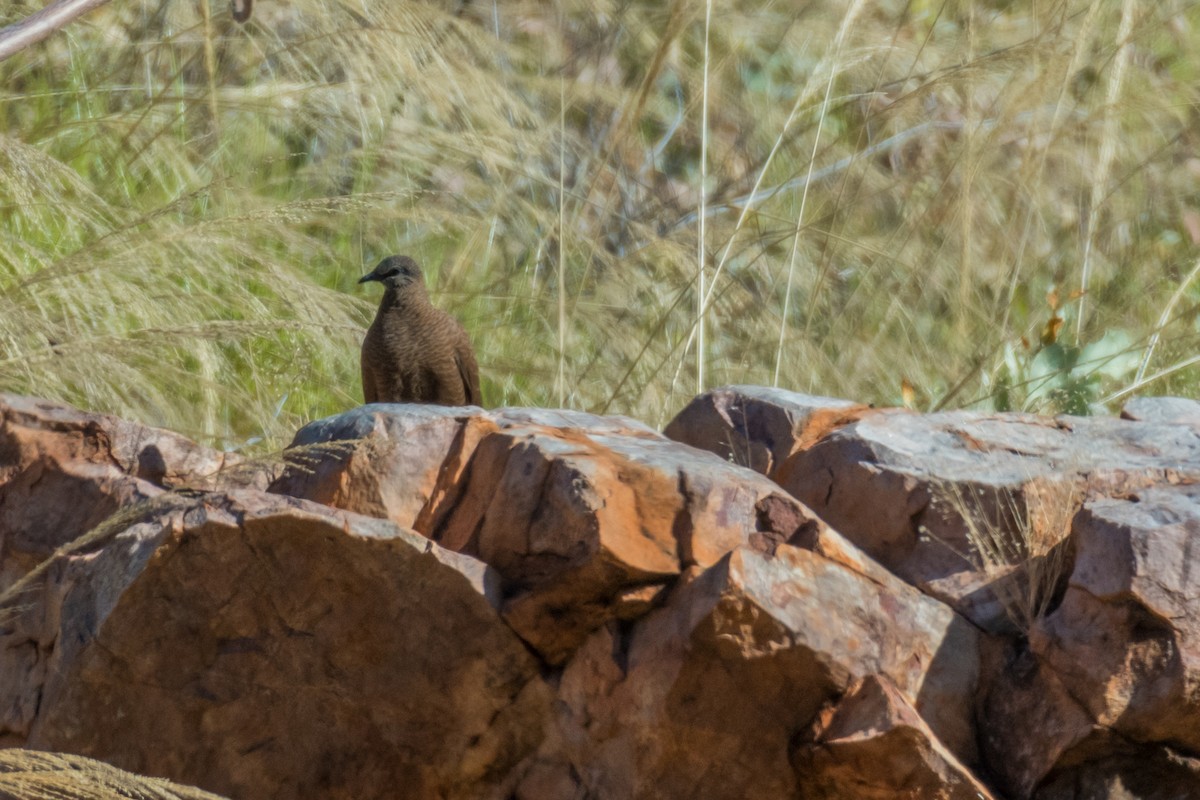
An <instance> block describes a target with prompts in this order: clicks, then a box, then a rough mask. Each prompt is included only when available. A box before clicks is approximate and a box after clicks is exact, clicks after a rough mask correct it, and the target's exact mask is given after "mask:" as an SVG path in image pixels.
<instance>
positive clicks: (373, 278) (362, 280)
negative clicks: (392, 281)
mask: <svg viewBox="0 0 1200 800" xmlns="http://www.w3.org/2000/svg"><path fill="white" fill-rule="evenodd" d="M377 280H379V276H378V275H376V274H375V271H374V270H372V271H370V272H368V273H367V274H366V275H363V276H362V277H361V278H359V279H358V282H359V283H366V282H367V281H377Z"/></svg>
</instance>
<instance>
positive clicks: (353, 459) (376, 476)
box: [270, 403, 476, 528]
mask: <svg viewBox="0 0 1200 800" xmlns="http://www.w3.org/2000/svg"><path fill="white" fill-rule="evenodd" d="M463 413H464V409H461V408H453V407H448V406H430V405H409V404H399V403H398V404H378V403H377V404H372V405H366V406H360V407H359V408H356V409H354V410H352V411H347V412H346V413H344V414H339V415H337V416H334V417H328V418H326V419H321V420H317V421H316V422H310V423H309V424H308V425H305V426H304V427H303V428H301V429H300V431H299V432H298V433H297V434H296V437H295V438H294V439H293V440H292V444H291V446H290V447H289V448H288V449H287V450H286V451H285V453H284V461H285V464H284V468H283V470H282V471H281V472H280V475H279V476H278V477H277V478H276V479H275V481H273V482H272V484H271V486H270V491H272V492H276V493H278V494H286V495H290V496H292V497H302V498H304V499H306V500H312V501H314V502H318V503H322V504H324V505H328V506H333V507H334V508H342V509H346V510H348V511H354V512H357V513H359V514H366V515H368V516H372V517H379V518H381V519H390V520H391V521H392V522H395V523H396V524H397V525H400V526H401V527H406V528H411V527H412V526H413V525H414V523H416V520H417V516H418V515H419V514H420V513H421V510H422V509H423V508H424V507H425V506H426V504H427V503H428V502H429V498H430V495H432V494H433V491H434V486H435V484H436V482H437V477H438V472H439V471H440V470H441V469H442V465H443V463H445V462H446V460H447V458H448V456H449V455H450V454H451V453H452V450H455V448H456V447H457V448H458V449H461V448H462V446H463V444H462V441H461V438H462V436H463V435H464V429H465V427H466V422H467V420H468V419H471V417H470V416H469V415H468V416H463ZM475 444H476V442H474V441H472V442H471V443H470V446H469V448H468V452H467V453H466V456H467V457H469V456H470V450H473V449H474V445H475Z"/></svg>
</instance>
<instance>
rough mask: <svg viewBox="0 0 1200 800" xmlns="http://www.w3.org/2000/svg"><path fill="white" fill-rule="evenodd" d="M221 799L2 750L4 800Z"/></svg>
mask: <svg viewBox="0 0 1200 800" xmlns="http://www.w3.org/2000/svg"><path fill="white" fill-rule="evenodd" d="M121 797H136V798H139V800H222V798H220V797H218V796H217V795H215V794H209V793H208V792H202V791H200V790H199V789H193V788H192V787H190V786H181V785H179V784H178V783H171V782H170V781H164V780H161V779H159V778H146V777H143V776H141V775H133V774H131V773H129V772H125V771H124V770H120V769H116V768H115V767H110V766H109V765H108V764H105V763H104V762H102V761H94V760H92V759H90V758H82V757H80V756H72V755H63V754H60V753H39V752H37V751H34V750H19V749H10V750H0V800H38V798H46V800H51V799H53V800H107V798H113V799H114V800H115V798H121Z"/></svg>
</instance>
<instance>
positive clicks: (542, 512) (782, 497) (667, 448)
mask: <svg viewBox="0 0 1200 800" xmlns="http://www.w3.org/2000/svg"><path fill="white" fill-rule="evenodd" d="M339 441H340V442H344V443H346V447H347V448H348V449H347V450H346V451H345V453H344V454H342V455H340V456H335V457H331V458H328V459H326V460H324V461H322V462H320V463H317V464H315V465H313V466H311V467H308V468H306V469H305V470H296V469H289V470H287V471H285V473H284V474H283V475H282V477H281V478H280V479H279V480H278V481H276V483H275V484H274V485H273V486H272V490H273V491H278V492H285V493H288V494H291V495H294V496H302V497H306V498H308V499H314V500H318V501H320V502H325V503H330V504H332V505H336V506H338V507H342V508H348V509H350V510H353V511H357V512H359V513H365V514H372V515H376V516H381V517H387V518H389V519H391V520H393V521H396V522H400V523H403V524H411V525H412V526H413V527H414V528H415V529H416V530H417V531H418V532H420V533H422V534H423V535H425V536H428V537H429V538H430V539H432V540H434V541H436V542H438V543H439V544H441V545H442V546H444V547H447V548H449V549H451V550H454V551H457V552H462V553H467V554H470V555H473V556H476V557H478V558H480V559H482V560H483V561H485V562H486V563H488V564H489V565H491V566H492V567H494V568H495V569H496V570H497V571H498V573H499V574H500V576H501V578H502V591H503V598H504V599H503V613H504V618H505V619H506V620H507V621H508V623H509V624H510V625H511V626H512V627H513V629H514V630H516V631H517V633H518V634H520V635H521V637H522V638H523V639H524V640H525V641H526V642H528V643H529V644H530V645H531V646H532V647H533V648H534V649H535V650H536V651H537V652H538V654H539V655H540V656H541V657H542V658H543V659H544V660H545V661H547V662H548V663H550V664H554V665H558V664H562V663H564V662H565V661H566V659H567V658H568V657H569V656H570V654H571V653H572V652H573V651H574V649H575V648H576V647H578V646H579V644H580V643H582V642H583V640H584V639H585V638H586V637H587V635H588V634H589V633H590V632H591V631H593V630H595V629H596V628H598V627H600V626H601V625H603V624H605V623H606V622H609V621H611V620H627V619H632V618H635V617H637V616H640V615H642V614H645V613H646V612H647V611H648V610H649V609H650V608H652V607H653V604H654V603H655V601H656V598H657V597H658V595H659V594H660V593H661V591H662V590H663V589H664V588H665V587H666V586H667V585H668V584H669V583H670V582H671V581H672V580H674V578H675V577H676V576H677V575H678V574H679V572H680V570H681V569H683V568H686V567H688V566H692V565H697V566H701V567H707V566H710V565H712V564H714V563H716V562H717V561H718V560H719V559H721V558H722V557H723V556H724V555H725V554H726V553H728V552H729V551H731V550H733V549H734V548H735V547H738V546H741V545H743V544H749V545H751V546H753V547H757V548H759V549H761V550H763V551H770V550H771V549H773V548H774V547H775V546H777V545H778V544H779V543H781V542H786V541H799V540H802V539H804V538H805V537H809V538H812V537H815V535H816V532H817V530H818V528H819V527H821V526H820V523H819V521H818V520H817V519H816V517H815V516H814V515H813V514H812V513H811V512H809V511H808V510H807V509H806V508H804V507H803V506H802V505H801V504H800V503H798V502H797V501H795V500H794V499H793V498H790V497H788V496H787V495H786V494H785V493H784V492H782V491H780V490H779V487H778V486H776V485H775V484H774V483H772V482H771V481H769V480H767V479H765V478H764V477H762V476H761V475H758V474H756V473H754V472H751V471H749V470H745V469H742V468H740V467H738V466H736V465H734V464H730V463H728V462H726V461H723V460H721V459H719V458H717V457H715V456H714V455H712V454H710V453H705V452H702V451H699V450H696V449H694V448H690V447H686V446H684V445H680V444H677V443H675V442H672V441H670V440H668V439H666V438H664V437H662V436H661V435H659V434H657V433H655V432H654V431H652V430H650V429H649V428H647V427H645V426H644V425H641V424H640V423H636V422H632V421H630V420H625V419H624V418H619V417H615V418H614V417H597V416H594V415H591V414H584V413H580V412H562V411H540V410H529V409H506V410H501V411H495V412H482V411H478V410H475V409H444V408H437V407H427V406H413V405H376V406H367V407H364V408H362V409H358V410H356V411H353V412H348V413H347V414H343V415H340V416H339V417H335V418H331V419H329V420H322V421H320V422H317V423H313V424H312V425H310V426H308V427H307V428H305V429H304V430H302V431H301V432H300V434H299V435H298V436H297V439H296V445H297V446H299V447H302V448H313V447H325V448H328V447H331V446H333V445H334V444H336V443H337V442H339Z"/></svg>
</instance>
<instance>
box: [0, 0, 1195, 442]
mask: <svg viewBox="0 0 1200 800" xmlns="http://www.w3.org/2000/svg"><path fill="white" fill-rule="evenodd" d="M259 6H260V7H256V8H255V17H254V18H253V20H252V21H251V22H250V23H248V24H247V25H246V26H239V25H238V24H236V23H235V22H233V21H232V20H231V19H230V17H229V14H228V10H227V7H226V5H225V4H221V3H210V4H208V5H206V4H205V3H203V2H202V3H195V2H191V0H188V1H187V2H184V0H168V2H165V3H160V2H149V0H144V1H143V2H132V3H121V4H112V5H111V6H110V7H108V8H106V9H105V10H103V11H100V12H97V13H95V14H93V15H91V16H89V17H88V18H87V20H86V21H85V22H82V23H78V24H76V25H74V26H73V27H72V28H71V29H70V30H69V31H68V32H67V33H65V34H63V35H60V36H57V37H54V38H53V39H51V40H49V41H48V42H46V43H44V44H42V45H40V46H38V47H35V48H32V49H30V50H28V51H26V52H24V53H22V54H20V55H18V56H17V57H15V58H13V59H10V60H8V61H6V62H4V63H3V64H0V86H3V87H5V88H4V89H2V90H0V115H2V116H0V119H2V120H3V122H2V123H0V124H2V125H3V128H0V389H3V390H5V391H12V392H23V393H30V394H36V395H42V396H47V397H54V398H61V399H64V400H67V401H70V402H74V403H77V404H79V405H82V406H85V407H89V408H95V409H100V410H104V411H109V412H113V413H118V414H122V415H126V416H131V417H135V418H138V419H141V420H145V421H148V422H151V423H154V424H159V425H165V426H168V427H172V428H176V429H179V430H182V431H184V432H187V433H189V434H191V435H193V436H196V437H197V438H200V439H204V440H207V441H214V442H216V443H218V444H221V445H224V446H226V447H229V448H243V447H247V446H251V447H259V448H262V449H266V450H269V449H275V448H278V447H279V446H280V445H281V444H282V443H283V442H284V441H285V440H286V439H287V438H288V437H290V434H291V432H292V431H293V430H294V429H295V427H296V426H297V424H299V423H300V422H302V421H304V420H307V419H311V418H314V417H317V416H322V415H325V414H329V413H334V412H336V411H340V410H343V409H345V408H347V407H348V406H350V405H352V404H354V403H356V402H358V401H359V399H360V398H361V393H360V389H359V385H358V371H357V346H358V342H359V340H360V337H361V332H362V330H363V328H364V326H365V323H366V321H367V320H368V319H369V317H370V315H371V313H372V307H373V304H374V299H375V298H374V296H373V295H371V296H368V295H367V293H366V292H364V291H363V290H361V289H359V288H358V287H356V286H355V285H354V281H355V279H356V278H357V276H358V275H359V274H361V272H362V270H364V269H367V268H369V267H370V266H372V265H373V263H374V261H375V260H377V259H378V258H379V257H381V256H382V255H385V254H388V253H392V252H410V253H413V254H415V255H416V256H418V257H419V258H420V259H421V260H422V261H424V262H425V263H426V265H427V268H428V271H429V272H430V278H431V285H432V286H433V288H434V295H435V300H436V301H437V302H439V303H440V304H441V305H443V306H444V307H446V308H448V309H449V310H451V311H453V312H454V313H455V314H456V315H457V316H459V317H460V318H462V319H463V320H464V322H465V323H466V325H467V327H468V329H469V330H470V331H471V333H472V335H473V338H474V340H475V342H476V346H477V349H478V351H479V355H480V361H481V364H482V367H483V378H484V395H485V399H486V400H487V402H488V403H489V404H528V405H556V404H559V403H564V404H566V405H568V406H571V407H576V408H585V409H588V410H593V411H613V412H616V411H619V412H623V413H628V414H632V415H634V416H637V417H640V418H642V419H645V420H647V421H650V422H652V423H661V422H663V421H665V419H667V418H669V416H670V415H671V414H672V413H674V411H675V410H677V409H678V408H679V407H680V406H681V405H682V404H683V403H684V402H685V401H686V400H687V399H688V398H689V397H690V396H691V394H692V393H693V391H694V389H695V387H696V385H697V381H696V377H697V372H698V370H697V358H698V357H699V358H700V362H699V363H702V364H703V365H704V376H703V384H704V385H709V386H715V385H719V384H722V383H732V382H741V383H764V384H768V383H772V382H777V383H778V385H780V386H783V387H785V388H792V389H798V390H802V391H814V392H818V393H821V394H825V395H840V396H844V397H849V398H853V399H855V400H860V401H864V402H876V403H884V404H898V403H899V402H900V400H901V384H902V381H904V380H905V379H907V380H908V381H909V382H910V383H911V384H912V385H913V386H914V387H915V389H916V392H915V394H916V396H917V397H919V398H922V399H923V401H924V402H925V405H926V406H928V407H934V406H946V405H950V406H964V405H980V406H985V407H996V406H999V407H1032V408H1037V409H1046V410H1052V409H1062V408H1069V409H1071V410H1081V409H1082V410H1087V408H1088V404H1089V403H1090V402H1094V401H1095V400H1097V399H1099V398H1101V397H1103V396H1104V395H1106V394H1108V395H1112V394H1114V393H1116V392H1119V391H1121V390H1122V389H1123V388H1124V387H1126V386H1128V385H1130V384H1132V383H1133V382H1134V375H1133V371H1132V369H1130V370H1126V369H1125V368H1124V367H1123V366H1122V367H1120V368H1118V366H1119V365H1120V364H1125V363H1127V362H1128V363H1132V365H1133V367H1134V368H1136V369H1137V370H1138V373H1139V375H1140V376H1141V377H1142V380H1145V379H1146V378H1152V379H1153V381H1152V382H1150V383H1148V384H1146V385H1145V386H1143V387H1142V390H1143V391H1156V390H1161V391H1175V392H1179V393H1187V392H1191V391H1194V390H1195V389H1196V385H1197V374H1198V373H1197V371H1196V365H1195V364H1194V363H1193V361H1191V360H1189V358H1190V356H1191V354H1192V353H1193V352H1194V350H1195V347H1196V344H1197V341H1196V328H1195V318H1196V309H1197V306H1196V298H1197V287H1196V286H1195V285H1193V282H1192V280H1191V277H1190V276H1189V275H1188V271H1189V269H1190V267H1191V265H1192V262H1193V261H1194V247H1195V245H1196V243H1197V242H1200V209H1198V208H1197V207H1196V206H1197V204H1200V194H1198V193H1197V191H1196V189H1195V186H1196V182H1197V180H1198V179H1200V157H1198V156H1197V153H1196V148H1197V146H1198V145H1200V143H1198V142H1197V140H1196V136H1195V133H1194V132H1195V130H1197V125H1196V108H1197V99H1198V97H1197V93H1198V91H1200V90H1198V89H1197V87H1200V65H1198V64H1197V63H1196V62H1195V60H1194V59H1192V58H1191V57H1190V54H1191V53H1192V52H1194V51H1195V49H1196V47H1197V45H1200V10H1198V6H1197V4H1196V3H1194V2H1183V1H1182V0H1167V1H1166V2H1162V3H1154V4H1150V3H1137V2H1133V0H1126V2H1124V3H1122V4H1116V3H1103V2H1099V0H1090V1H1089V2H1067V1H1066V0H1060V1H1059V2H1049V3H1043V2H1039V3H1029V2H1018V3H1007V4H995V3H992V2H984V0H975V1H973V0H956V1H955V2H950V1H949V0H948V1H947V2H941V3H938V2H932V3H931V2H904V3H902V2H884V3H874V4H850V5H849V6H847V5H846V4H841V3H824V2H815V3H809V4H803V5H801V6H795V5H789V4H768V3H762V2H738V1H737V0H713V2H712V4H711V6H712V8H711V16H710V17H709V19H710V21H711V26H710V27H709V39H708V43H707V48H706V47H705V39H704V31H705V19H706V11H707V7H706V5H705V4H695V3H684V2H681V0H672V2H668V3H658V2H648V1H646V2H634V1H633V0H628V1H627V2H621V3H613V2H600V3H596V2H589V3H581V2H573V1H571V0H563V1H562V2H559V3H557V4H545V3H533V2H526V1H525V0H514V2H499V1H498V0H497V2H492V3H487V2H472V3H467V4H462V3H458V2H451V0H447V2H444V3H436V2H428V3H414V2H375V1H374V0H370V1H364V2H362V3H356V4H351V5H347V4H342V3H332V2H329V0H296V2H292V3H286V4H285V3H261V4H259ZM206 8H210V9H211V10H212V14H211V15H208V14H206V13H202V12H203V11H204V9H206ZM23 11H24V6H11V7H9V8H8V9H7V10H6V11H3V12H0V15H4V14H7V15H8V16H10V17H15V16H16V15H18V14H19V13H22V12H23ZM706 54H707V55H706ZM705 85H707V87H708V88H707V93H706V92H705V89H704V87H705ZM705 96H707V97H708V105H707V108H708V110H707V124H704V123H703V120H702V118H703V116H704V114H703V106H704V103H703V98H704V97H705ZM702 154H703V156H704V157H702ZM702 176H703V186H702V185H701V183H702ZM702 200H703V202H702ZM701 209H703V211H701ZM701 221H703V225H704V231H703V235H701V232H700V225H701ZM701 253H704V254H706V256H707V266H708V268H707V270H706V271H705V272H704V273H703V274H704V275H705V279H704V280H705V282H706V285H705V287H704V293H703V294H700V293H699V292H698V288H699V287H698V286H697V281H698V278H699V276H700V275H701V274H702V273H701V271H700V269H699V264H698V262H699V261H701V260H702V259H701V257H700V254H701ZM1080 288H1086V294H1084V295H1082V296H1072V292H1073V291H1075V290H1078V289H1080ZM1052 292H1055V294H1052ZM1047 296H1050V297H1052V298H1055V299H1054V300H1053V302H1051V303H1049V304H1048V303H1047V302H1046V298H1047ZM701 319H703V321H704V328H703V331H704V333H703V341H702V347H701V348H699V350H698V349H697V347H696V333H697V332H698V330H699V329H698V325H697V323H698V322H699V321H700V320H701ZM1054 320H1058V321H1057V322H1055V321H1054ZM1048 329H1051V333H1052V335H1051V336H1049V337H1047V336H1045V335H1044V334H1046V333H1047V330H1048ZM1060 331H1061V333H1060ZM1114 332H1116V333H1118V334H1120V335H1119V336H1117V337H1116V338H1113V337H1111V336H1110V337H1109V338H1105V337H1106V334H1112V333H1114ZM1102 340H1103V341H1104V342H1105V343H1106V347H1104V348H1101V349H1100V350H1099V351H1096V350H1094V349H1093V350H1087V349H1086V348H1087V346H1089V345H1093V344H1095V343H1097V342H1100V341H1102ZM1113 342H1116V343H1117V345H1116V346H1115V347H1114V346H1112V343H1113ZM1046 348H1051V350H1050V351H1049V353H1048V354H1047V351H1046ZM1053 348H1058V349H1057V350H1055V349H1053ZM698 353H699V356H698ZM1097 353H1098V354H1097ZM1121 356H1128V358H1126V359H1125V360H1124V361H1121V360H1120V357H1121ZM1047 370H1050V371H1051V372H1053V373H1055V374H1058V375H1059V376H1060V377H1063V376H1066V377H1063V380H1062V381H1060V383H1061V384H1062V385H1061V386H1058V385H1057V384H1056V391H1047V390H1046V389H1045V387H1046V385H1047V383H1046V381H1047V377H1046V376H1047ZM1067 378H1069V380H1068V379H1067ZM1060 389H1061V391H1059V390H1060Z"/></svg>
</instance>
